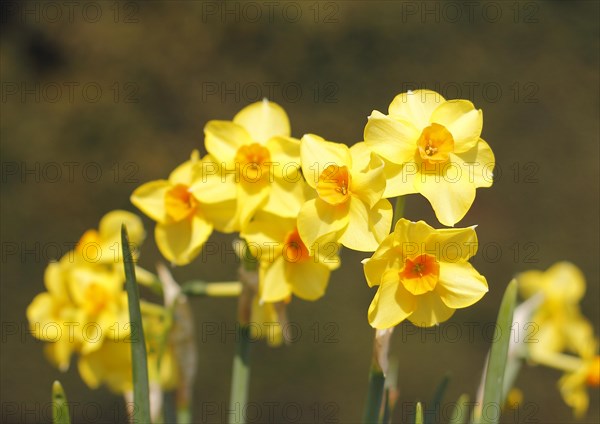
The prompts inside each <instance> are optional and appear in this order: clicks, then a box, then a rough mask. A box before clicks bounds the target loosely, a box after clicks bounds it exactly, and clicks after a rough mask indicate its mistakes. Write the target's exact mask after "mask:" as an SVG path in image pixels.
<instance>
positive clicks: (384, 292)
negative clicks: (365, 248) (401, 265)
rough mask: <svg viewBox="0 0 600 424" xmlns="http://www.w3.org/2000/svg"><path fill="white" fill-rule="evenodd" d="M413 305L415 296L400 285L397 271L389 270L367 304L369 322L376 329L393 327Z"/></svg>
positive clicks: (407, 314)
mask: <svg viewBox="0 0 600 424" xmlns="http://www.w3.org/2000/svg"><path fill="white" fill-rule="evenodd" d="M415 307H416V301H415V296H413V295H412V294H410V293H409V292H408V291H407V290H406V289H405V288H404V287H403V286H402V283H401V282H400V276H399V275H398V272H397V271H395V270H389V271H388V272H386V273H385V274H384V275H383V277H382V280H381V285H380V286H379V289H378V290H377V293H376V294H375V297H374V298H373V301H372V302H371V305H370V306H369V314H368V316H369V324H371V326H372V327H374V328H377V329H385V328H390V327H393V326H395V325H398V324H399V323H401V322H402V321H404V320H405V319H406V318H407V317H409V316H410V315H411V314H412V313H413V311H414V310H415Z"/></svg>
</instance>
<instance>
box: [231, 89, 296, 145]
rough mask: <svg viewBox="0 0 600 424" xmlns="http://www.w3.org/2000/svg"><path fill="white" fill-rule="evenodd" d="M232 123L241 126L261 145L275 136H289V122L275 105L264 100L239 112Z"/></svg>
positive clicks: (283, 112) (285, 114)
mask: <svg viewBox="0 0 600 424" xmlns="http://www.w3.org/2000/svg"><path fill="white" fill-rule="evenodd" d="M233 122H234V123H236V124H238V125H241V126H242V127H244V128H245V129H246V131H248V133H249V134H250V136H251V137H252V138H253V139H254V140H256V141H258V142H259V143H261V144H264V143H266V141H267V140H268V139H270V138H271V137H275V136H279V135H281V136H284V137H288V136H289V135H290V132H291V130H290V120H289V118H288V116H287V113H285V110H283V108H282V107H281V106H279V105H278V104H277V103H273V102H270V101H268V100H267V99H264V100H262V101H260V102H256V103H252V104H251V105H248V106H246V107H245V108H243V109H242V110H240V111H239V112H238V113H237V115H235V117H234V118H233Z"/></svg>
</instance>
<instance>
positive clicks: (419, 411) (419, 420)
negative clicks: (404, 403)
mask: <svg viewBox="0 0 600 424" xmlns="http://www.w3.org/2000/svg"><path fill="white" fill-rule="evenodd" d="M415 424H423V407H422V406H421V402H417V413H416V414H415Z"/></svg>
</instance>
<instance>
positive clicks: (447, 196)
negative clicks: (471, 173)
mask: <svg viewBox="0 0 600 424" xmlns="http://www.w3.org/2000/svg"><path fill="white" fill-rule="evenodd" d="M446 165H449V163H448V164H446ZM446 165H444V166H442V165H440V166H436V168H437V169H438V170H442V171H441V172H439V171H434V172H433V173H429V172H428V171H427V172H423V171H421V172H419V175H418V176H417V177H416V178H415V186H416V188H417V191H418V192H419V193H421V194H422V195H423V196H425V198H426V199H427V200H429V203H431V206H432V207H433V210H434V211H435V215H436V217H437V219H438V220H439V221H440V222H441V223H442V224H444V225H447V226H449V227H452V226H454V224H456V223H457V222H458V221H460V220H461V219H462V218H463V217H464V216H465V215H466V213H467V212H468V210H469V208H470V207H471V205H472V204H473V201H474V200H475V184H474V183H472V182H470V181H469V178H468V175H465V174H464V173H463V172H462V170H461V169H460V167H459V166H457V165H452V166H446ZM444 171H445V172H444Z"/></svg>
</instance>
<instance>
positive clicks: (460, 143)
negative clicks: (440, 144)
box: [431, 100, 483, 153]
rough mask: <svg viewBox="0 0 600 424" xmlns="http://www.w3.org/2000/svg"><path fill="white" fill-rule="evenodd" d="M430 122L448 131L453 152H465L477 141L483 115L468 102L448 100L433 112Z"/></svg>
mask: <svg viewBox="0 0 600 424" xmlns="http://www.w3.org/2000/svg"><path fill="white" fill-rule="evenodd" d="M431 122H432V123H436V124H441V125H443V126H444V127H446V129H447V130H448V131H450V133H451V134H452V137H453V138H454V151H455V152H457V153H460V152H466V151H467V150H470V149H472V148H473V147H475V145H476V144H477V142H478V141H479V136H480V135H481V129H482V128H483V113H482V112H481V109H475V106H473V103H471V102H470V101H468V100H448V101H446V102H444V103H442V104H440V105H439V106H438V107H437V108H436V109H435V110H434V111H433V113H432V115H431Z"/></svg>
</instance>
